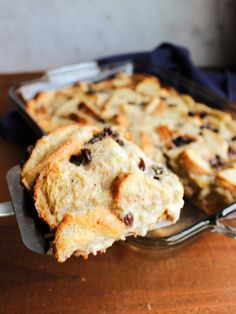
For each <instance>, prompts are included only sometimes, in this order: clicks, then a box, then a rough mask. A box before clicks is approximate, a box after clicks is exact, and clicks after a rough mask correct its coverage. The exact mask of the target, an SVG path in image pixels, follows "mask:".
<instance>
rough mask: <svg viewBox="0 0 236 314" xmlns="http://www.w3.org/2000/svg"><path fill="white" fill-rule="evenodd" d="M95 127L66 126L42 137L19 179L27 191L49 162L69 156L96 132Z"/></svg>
mask: <svg viewBox="0 0 236 314" xmlns="http://www.w3.org/2000/svg"><path fill="white" fill-rule="evenodd" d="M97 131H98V129H97V128H96V127H83V128H82V129H81V128H80V127H79V126H78V125H73V126H66V127H63V128H60V129H58V130H55V131H53V132H52V133H51V134H50V135H48V136H43V137H42V138H41V139H40V140H38V141H37V143H36V146H35V148H34V150H33V151H32V154H31V156H30V158H29V159H28V160H27V162H26V163H25V164H24V166H23V169H22V172H21V178H22V183H23V184H24V186H25V188H26V189H27V190H31V189H32V188H33V186H34V184H35V180H36V178H37V176H38V175H39V173H40V172H41V171H42V170H43V169H44V168H45V167H46V166H47V164H48V163H49V162H51V161H56V160H61V159H62V158H65V156H70V155H71V153H72V152H73V151H74V150H76V149H77V148H78V147H79V146H80V145H81V143H83V142H84V140H85V138H86V137H87V138H90V137H91V136H93V134H94V132H97Z"/></svg>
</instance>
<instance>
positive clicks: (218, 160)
mask: <svg viewBox="0 0 236 314" xmlns="http://www.w3.org/2000/svg"><path fill="white" fill-rule="evenodd" d="M210 164H211V166H212V167H214V168H216V169H218V168H220V167H222V166H223V165H224V163H223V161H222V160H221V157H220V156H219V155H215V157H214V158H212V159H210Z"/></svg>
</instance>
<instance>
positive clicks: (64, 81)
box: [9, 60, 236, 252]
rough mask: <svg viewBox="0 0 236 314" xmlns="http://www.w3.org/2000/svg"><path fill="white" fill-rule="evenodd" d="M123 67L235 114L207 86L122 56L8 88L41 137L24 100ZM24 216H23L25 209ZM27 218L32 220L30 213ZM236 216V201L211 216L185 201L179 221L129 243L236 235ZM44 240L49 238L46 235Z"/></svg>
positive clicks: (152, 245)
mask: <svg viewBox="0 0 236 314" xmlns="http://www.w3.org/2000/svg"><path fill="white" fill-rule="evenodd" d="M120 71H125V72H128V73H133V72H145V73H150V74H153V75H156V76H157V77H158V78H159V79H160V81H161V83H162V84H163V85H167V86H171V87H174V88H175V89H176V90H177V91H179V92H180V93H184V94H189V95H191V96H192V97H193V98H194V99H195V100H197V101H200V102H203V103H205V104H206V105H208V106H211V107H214V108H217V109H220V110H225V111H228V112H230V113H231V114H232V115H233V116H236V114H235V112H234V106H233V104H232V103H231V102H230V101H228V100H227V99H224V98H222V97H220V96H217V95H215V94H213V93H212V92H210V91H208V90H207V89H206V88H204V87H202V86H199V85H198V84H196V83H194V82H192V81H190V80H188V79H186V78H184V77H181V76H180V75H179V74H178V73H175V72H170V71H167V70H164V69H160V68H156V67H155V66H150V64H148V63H145V62H140V61H139V62H137V61H135V60H123V61H122V62H116V63H107V64H102V65H99V63H98V62H86V63H80V64H78V65H74V66H69V67H64V68H60V69H56V70H53V71H49V72H46V73H45V74H44V75H43V76H42V77H41V78H39V79H36V80H33V81H29V82H24V83H22V84H20V85H18V86H14V87H12V88H11V89H10V90H9V96H10V99H11V100H12V101H13V103H14V104H15V105H16V107H17V109H18V111H19V112H20V114H21V115H22V117H23V118H24V119H25V121H26V122H27V123H28V124H29V126H30V127H31V128H32V130H33V131H34V132H35V133H36V134H37V135H38V136H39V137H40V136H42V135H44V132H43V130H42V129H41V128H40V127H39V125H37V123H36V122H35V121H34V120H33V119H32V118H31V117H30V116H29V115H28V113H27V111H26V110H25V101H27V100H29V99H31V98H32V97H34V96H35V95H36V94H37V93H38V92H40V91H45V90H49V89H59V88H61V87H64V86H66V85H68V84H71V83H73V82H75V81H77V80H84V81H101V80H103V79H106V78H108V77H111V76H113V75H115V74H116V73H118V72H120ZM31 206H33V205H31ZM13 207H14V204H13ZM21 208H22V209H23V208H24V206H21ZM35 213H36V211H35ZM18 214H19V213H18ZM21 218H22V219H23V220H24V213H23V215H22V216H21ZM26 218H27V219H28V221H29V217H26ZM235 218H236V203H233V204H231V205H229V206H227V207H225V208H223V209H221V208H219V211H218V212H217V213H216V214H214V215H211V216H209V214H206V213H205V212H203V211H201V209H199V208H196V207H195V206H193V205H192V204H190V203H189V202H188V201H185V205H184V208H183V209H182V212H181V216H180V219H179V221H178V222H177V223H176V224H174V225H171V226H167V227H163V228H160V229H158V230H154V231H152V232H149V233H148V235H147V236H146V237H136V238H134V237H129V238H128V239H127V244H129V245H131V246H133V247H137V248H142V249H148V250H152V251H155V252H157V251H158V252H160V251H161V252H163V250H166V249H169V248H175V247H179V246H180V245H182V244H184V243H187V242H188V240H190V239H193V238H195V237H196V236H197V235H198V234H200V233H202V232H203V231H213V232H219V233H222V234H224V235H227V236H229V237H232V238H236V228H235V226H234V223H235V221H234V219H235ZM32 223H33V224H35V217H34V218H33V216H32ZM34 228H35V230H36V231H37V232H35V234H34V235H33V236H40V241H39V242H40V243H43V240H42V239H43V237H44V233H45V227H44V228H42V230H40V224H39V223H37V224H36V225H35V226H34ZM22 237H23V235H22ZM45 241H46V242H47V240H46V239H45ZM24 242H25V241H24ZM46 242H45V243H46ZM45 243H44V244H42V245H43V249H42V250H41V252H42V251H43V250H45V247H47V244H45ZM25 244H26V243H25ZM26 246H27V245H26ZM31 249H32V248H31Z"/></svg>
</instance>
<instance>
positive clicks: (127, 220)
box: [123, 213, 134, 227]
mask: <svg viewBox="0 0 236 314" xmlns="http://www.w3.org/2000/svg"><path fill="white" fill-rule="evenodd" d="M123 221H124V223H125V225H126V226H127V227H131V226H132V224H133V222H134V216H133V214H132V213H128V214H127V215H125V217H124V219H123Z"/></svg>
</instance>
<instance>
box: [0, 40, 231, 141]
mask: <svg viewBox="0 0 236 314" xmlns="http://www.w3.org/2000/svg"><path fill="white" fill-rule="evenodd" d="M127 59H129V60H134V61H136V62H140V63H145V64H146V69H147V70H148V69H151V68H152V67H157V68H162V69H163V68H164V69H166V70H171V71H174V72H178V73H179V74H180V75H182V76H184V77H187V78H189V79H191V80H192V81H195V82H196V83H198V84H200V85H202V86H204V87H206V88H207V89H209V90H210V91H212V92H214V93H215V94H217V95H219V96H222V97H226V98H228V99H230V100H232V101H236V73H234V72H232V71H229V70H227V69H224V70H223V71H203V70H200V69H198V68H197V67H196V66H195V65H194V63H193V62H192V60H191V55H190V52H189V50H188V49H186V48H185V47H181V46H177V45H173V44H169V43H164V44H161V45H160V46H159V47H157V48H156V49H154V50H153V51H150V52H137V53H129V54H122V55H117V56H111V57H106V58H102V59H99V60H98V62H99V64H108V63H111V62H116V61H117V62H118V61H123V60H127ZM0 134H1V135H2V136H3V137H4V138H5V139H6V140H8V141H11V142H14V143H15V144H18V145H28V144H30V143H33V142H34V141H35V139H36V137H35V136H34V134H33V132H32V130H31V129H30V128H29V127H28V126H27V125H26V123H25V122H24V120H23V119H22V118H21V117H20V115H19V114H18V113H17V112H16V111H11V112H9V113H7V114H6V115H5V116H3V117H1V118H0Z"/></svg>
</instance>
